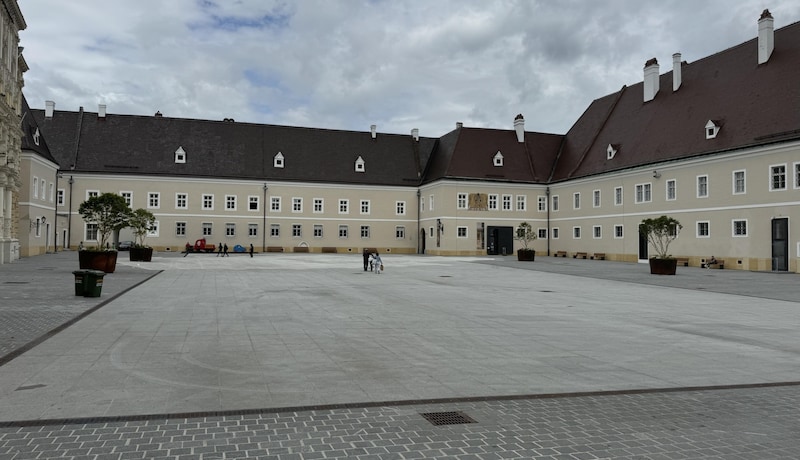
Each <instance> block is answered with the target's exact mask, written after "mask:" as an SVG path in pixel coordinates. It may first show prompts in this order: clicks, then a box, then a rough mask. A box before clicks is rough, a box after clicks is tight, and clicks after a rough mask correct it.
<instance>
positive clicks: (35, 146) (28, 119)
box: [21, 95, 58, 164]
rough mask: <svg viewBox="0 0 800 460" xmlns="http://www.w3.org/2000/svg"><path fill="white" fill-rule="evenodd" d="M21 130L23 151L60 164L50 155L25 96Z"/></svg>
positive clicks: (23, 97)
mask: <svg viewBox="0 0 800 460" xmlns="http://www.w3.org/2000/svg"><path fill="white" fill-rule="evenodd" d="M21 128H22V150H28V151H32V152H34V153H36V154H37V155H39V156H40V157H42V158H44V159H46V160H48V161H50V162H53V163H56V164H58V162H57V161H56V160H55V158H53V155H51V154H50V149H49V148H48V147H47V141H46V139H45V136H44V134H43V133H42V130H41V129H39V125H38V123H37V122H36V119H35V118H34V116H33V114H32V113H31V108H30V107H28V101H27V100H26V99H25V95H23V96H22V125H21Z"/></svg>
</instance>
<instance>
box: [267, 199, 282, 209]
mask: <svg viewBox="0 0 800 460" xmlns="http://www.w3.org/2000/svg"><path fill="white" fill-rule="evenodd" d="M269 210H270V211H273V212H281V197H279V196H273V197H270V199H269Z"/></svg>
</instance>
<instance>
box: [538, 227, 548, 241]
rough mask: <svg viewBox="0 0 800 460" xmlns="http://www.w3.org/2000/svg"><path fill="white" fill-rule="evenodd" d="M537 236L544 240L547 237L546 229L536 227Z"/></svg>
mask: <svg viewBox="0 0 800 460" xmlns="http://www.w3.org/2000/svg"><path fill="white" fill-rule="evenodd" d="M537 237H538V238H539V239H540V240H545V239H547V229H546V228H540V229H538V231H537Z"/></svg>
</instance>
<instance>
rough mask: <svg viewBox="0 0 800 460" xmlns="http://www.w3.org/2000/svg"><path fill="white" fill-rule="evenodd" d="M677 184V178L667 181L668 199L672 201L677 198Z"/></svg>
mask: <svg viewBox="0 0 800 460" xmlns="http://www.w3.org/2000/svg"><path fill="white" fill-rule="evenodd" d="M676 186H677V182H675V179H670V180H668V181H667V201H671V200H674V199H675V198H676V193H675V192H676V190H675V187H676Z"/></svg>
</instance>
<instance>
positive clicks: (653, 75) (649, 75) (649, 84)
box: [644, 58, 659, 102]
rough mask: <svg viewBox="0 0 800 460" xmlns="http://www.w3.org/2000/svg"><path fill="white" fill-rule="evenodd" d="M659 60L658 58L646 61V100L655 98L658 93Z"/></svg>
mask: <svg viewBox="0 0 800 460" xmlns="http://www.w3.org/2000/svg"><path fill="white" fill-rule="evenodd" d="M658 84H659V78H658V61H657V60H656V58H653V59H650V60H649V61H647V62H645V63H644V102H649V101H652V100H653V99H655V97H656V94H658Z"/></svg>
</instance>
